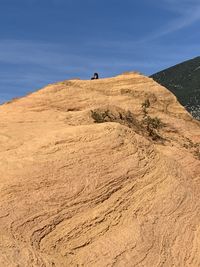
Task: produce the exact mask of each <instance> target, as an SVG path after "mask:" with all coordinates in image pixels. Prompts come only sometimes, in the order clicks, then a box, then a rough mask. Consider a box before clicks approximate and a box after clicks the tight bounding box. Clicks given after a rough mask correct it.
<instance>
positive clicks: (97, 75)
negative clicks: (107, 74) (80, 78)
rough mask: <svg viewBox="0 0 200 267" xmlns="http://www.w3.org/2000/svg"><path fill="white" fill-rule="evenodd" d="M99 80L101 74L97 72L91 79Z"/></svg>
mask: <svg viewBox="0 0 200 267" xmlns="http://www.w3.org/2000/svg"><path fill="white" fill-rule="evenodd" d="M97 79H99V74H98V73H97V72H95V73H94V76H93V77H92V78H91V80H97Z"/></svg>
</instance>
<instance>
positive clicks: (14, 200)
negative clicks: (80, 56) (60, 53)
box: [0, 73, 200, 267]
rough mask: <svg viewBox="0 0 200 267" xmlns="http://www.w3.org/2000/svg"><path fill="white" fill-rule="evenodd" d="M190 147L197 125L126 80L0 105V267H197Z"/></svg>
mask: <svg viewBox="0 0 200 267" xmlns="http://www.w3.org/2000/svg"><path fill="white" fill-rule="evenodd" d="M147 99H148V101H149V102H150V106H149V108H148V115H149V116H150V117H152V118H153V117H155V116H156V117H158V118H159V119H160V120H161V121H162V122H163V123H164V124H165V127H163V128H162V129H160V130H159V134H160V136H161V137H162V141H160V140H153V139H152V138H151V136H150V135H148V131H147V130H146V128H145V127H146V126H144V125H143V124H142V120H143V116H144V114H143V113H142V109H141V106H142V103H144V102H145V100H147ZM92 112H93V113H94V112H99V113H98V114H100V115H101V116H103V121H99V123H98V121H95V119H94V117H93V116H92ZM106 112H107V113H106ZM102 114H103V115H102ZM106 116H107V117H106ZM199 143H200V123H199V122H198V121H195V120H194V119H193V118H192V117H191V116H190V115H189V114H188V113H187V111H186V110H185V109H184V108H183V107H182V106H181V105H180V104H179V103H178V102H177V100H176V98H175V96H173V95H172V94H171V93H170V92H169V91H168V90H167V89H165V88H164V87H161V86H160V85H158V84H157V83H156V82H154V81H153V80H152V79H149V78H146V77H144V76H142V75H140V74H137V73H128V74H123V75H119V76H117V77H114V78H107V79H101V80H95V81H82V80H70V81H64V82H60V83H57V84H54V85H49V86H47V87H45V88H44V89H42V90H39V91H37V92H35V93H33V94H31V95H28V96H26V97H24V98H21V99H18V100H16V101H13V102H10V103H7V104H4V105H2V106H0V189H1V190H0V252H1V253H0V266H20V267H21V266H22V267H24V266H27V267H29V266H34V267H35V266H52V267H53V266H59V267H60V266H87V267H88V266H89V267H90V266H91V267H93V266H131V267H132V266H149V267H152V266H155V267H157V266H160V267H161V266H162V267H163V266H166V267H168V266H200V161H199V158H200V153H199Z"/></svg>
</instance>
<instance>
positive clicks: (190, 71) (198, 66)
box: [151, 57, 200, 120]
mask: <svg viewBox="0 0 200 267" xmlns="http://www.w3.org/2000/svg"><path fill="white" fill-rule="evenodd" d="M151 78H153V79H154V80H155V81H156V82H158V83H160V84H161V85H163V86H165V87H166V88H168V89H169V90H170V91H171V92H173V93H174V94H175V95H176V96H177V98H178V100H179V101H180V103H181V104H182V105H183V106H185V108H186V109H187V110H188V111H189V112H190V113H191V114H192V115H193V116H194V117H195V118H196V119H199V120H200V57H196V58H194V59H191V60H188V61H185V62H182V63H180V64H177V65H175V66H173V67H170V68H168V69H165V70H163V71H160V72H158V73H155V74H153V75H151Z"/></svg>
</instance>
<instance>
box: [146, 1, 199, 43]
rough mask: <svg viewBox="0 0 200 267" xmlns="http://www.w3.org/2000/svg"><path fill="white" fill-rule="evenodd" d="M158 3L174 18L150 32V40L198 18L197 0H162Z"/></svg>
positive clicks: (186, 25) (196, 20) (182, 27)
mask: <svg viewBox="0 0 200 267" xmlns="http://www.w3.org/2000/svg"><path fill="white" fill-rule="evenodd" d="M160 5H162V7H163V9H165V10H168V11H170V12H171V13H172V14H174V19H171V20H170V21H168V22H167V23H166V24H165V25H164V26H162V27H161V28H160V29H159V31H156V32H154V33H152V35H151V36H150V37H149V39H151V40H153V39H156V38H159V37H162V36H164V35H167V34H171V33H173V32H176V31H179V30H182V29H184V28H186V27H189V26H191V25H193V24H194V23H196V22H198V21H199V20H200V2H199V0H163V1H161V2H160Z"/></svg>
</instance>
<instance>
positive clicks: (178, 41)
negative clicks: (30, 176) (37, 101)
mask: <svg viewBox="0 0 200 267" xmlns="http://www.w3.org/2000/svg"><path fill="white" fill-rule="evenodd" d="M0 25H1V26H0V102H1V103H2V102H4V101H6V100H9V99H11V98H13V97H18V96H22V95H25V94H26V93H29V92H31V91H34V90H36V89H39V88H41V87H42V86H44V85H46V84H48V83H52V82H56V81H59V80H65V79H70V78H74V77H79V78H82V79H89V78H90V76H91V75H92V74H93V73H94V72H99V74H100V76H101V77H109V76H115V75H117V74H120V73H122V72H124V71H134V70H136V71H139V72H141V73H144V74H145V75H150V74H153V73H155V72H157V71H160V70H162V69H165V68H167V67H169V66H172V65H175V64H176V63H179V62H182V61H184V60H187V59H190V58H193V57H196V56H199V55H200V52H199V49H200V45H199V44H200V31H199V26H200V1H199V0H123V1H122V0H99V1H97V0H0Z"/></svg>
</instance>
